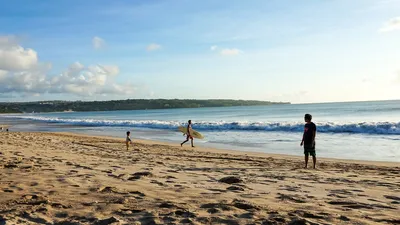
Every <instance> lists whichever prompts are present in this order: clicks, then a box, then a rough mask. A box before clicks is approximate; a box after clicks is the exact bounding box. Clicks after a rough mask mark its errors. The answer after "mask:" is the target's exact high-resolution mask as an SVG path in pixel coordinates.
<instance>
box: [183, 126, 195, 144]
mask: <svg viewBox="0 0 400 225" xmlns="http://www.w3.org/2000/svg"><path fill="white" fill-rule="evenodd" d="M186 130H187V132H186V140H185V141H184V142H182V143H181V147H182V145H183V144H185V143H186V142H188V141H189V139H190V140H191V143H192V147H194V145H193V137H192V134H191V132H192V121H191V120H189V121H188V125H187V129H186Z"/></svg>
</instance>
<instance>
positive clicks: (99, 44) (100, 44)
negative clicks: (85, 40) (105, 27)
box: [92, 36, 106, 49]
mask: <svg viewBox="0 0 400 225" xmlns="http://www.w3.org/2000/svg"><path fill="white" fill-rule="evenodd" d="M92 44H93V48H94V49H102V48H104V47H105V45H106V42H105V41H104V40H103V39H102V38H100V37H97V36H96V37H94V38H93V39H92Z"/></svg>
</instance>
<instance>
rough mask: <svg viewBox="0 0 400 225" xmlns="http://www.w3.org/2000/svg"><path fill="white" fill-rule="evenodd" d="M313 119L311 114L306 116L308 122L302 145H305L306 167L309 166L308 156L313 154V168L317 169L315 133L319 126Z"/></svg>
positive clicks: (305, 119) (305, 126)
mask: <svg viewBox="0 0 400 225" xmlns="http://www.w3.org/2000/svg"><path fill="white" fill-rule="evenodd" d="M311 120H312V116H311V115H310V114H306V115H305V116H304V121H305V122H306V124H305V125H304V134H303V139H302V141H301V144H300V146H303V145H304V160H305V166H304V168H307V164H308V156H309V155H311V156H312V157H313V168H314V169H315V164H316V163H317V157H316V154H315V135H316V133H317V126H316V125H315V124H314V123H313V122H311Z"/></svg>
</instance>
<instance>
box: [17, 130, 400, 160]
mask: <svg viewBox="0 0 400 225" xmlns="http://www.w3.org/2000/svg"><path fill="white" fill-rule="evenodd" d="M23 133H24V132H23ZM29 133H36V132H29ZM37 133H49V134H66V135H71V136H78V137H79V136H81V137H88V138H105V139H113V140H119V141H121V143H125V139H124V138H119V137H112V136H107V135H104V136H103V135H90V134H81V133H73V132H37ZM132 141H133V143H134V144H133V146H134V145H135V143H140V144H147V145H152V144H159V145H165V146H168V147H177V148H180V143H178V142H177V143H176V144H173V142H172V141H171V142H167V141H156V140H144V139H135V138H132ZM189 144H190V143H187V146H183V147H182V150H193V151H201V152H210V153H224V154H232V155H240V156H252V157H262V158H269V157H276V158H279V157H280V158H286V159H292V160H294V159H296V160H300V161H301V162H302V163H304V156H296V155H289V154H275V153H264V152H256V151H241V150H231V149H223V148H214V147H202V146H195V148H191V147H190V146H189ZM299 148H300V147H299ZM299 151H301V152H302V148H301V149H300V150H299ZM317 160H323V161H328V162H343V163H354V164H365V165H387V166H394V167H395V166H400V163H399V162H391V161H372V160H353V159H340V158H327V157H319V156H318V151H317ZM317 164H318V161H317Z"/></svg>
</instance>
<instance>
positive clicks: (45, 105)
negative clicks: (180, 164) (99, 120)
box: [0, 99, 290, 113]
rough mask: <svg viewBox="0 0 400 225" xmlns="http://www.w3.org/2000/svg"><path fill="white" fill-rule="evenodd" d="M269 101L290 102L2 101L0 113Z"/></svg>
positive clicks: (243, 102) (253, 103)
mask: <svg viewBox="0 0 400 225" xmlns="http://www.w3.org/2000/svg"><path fill="white" fill-rule="evenodd" d="M272 104H290V103H288V102H270V101H255V100H230V99H209V100H195V99H127V100H113V101H40V102H3V103H0V113H32V112H37V113H39V112H65V111H76V112H85V111H114V110H140V109H173V108H203V107H228V106H258V105H272Z"/></svg>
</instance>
